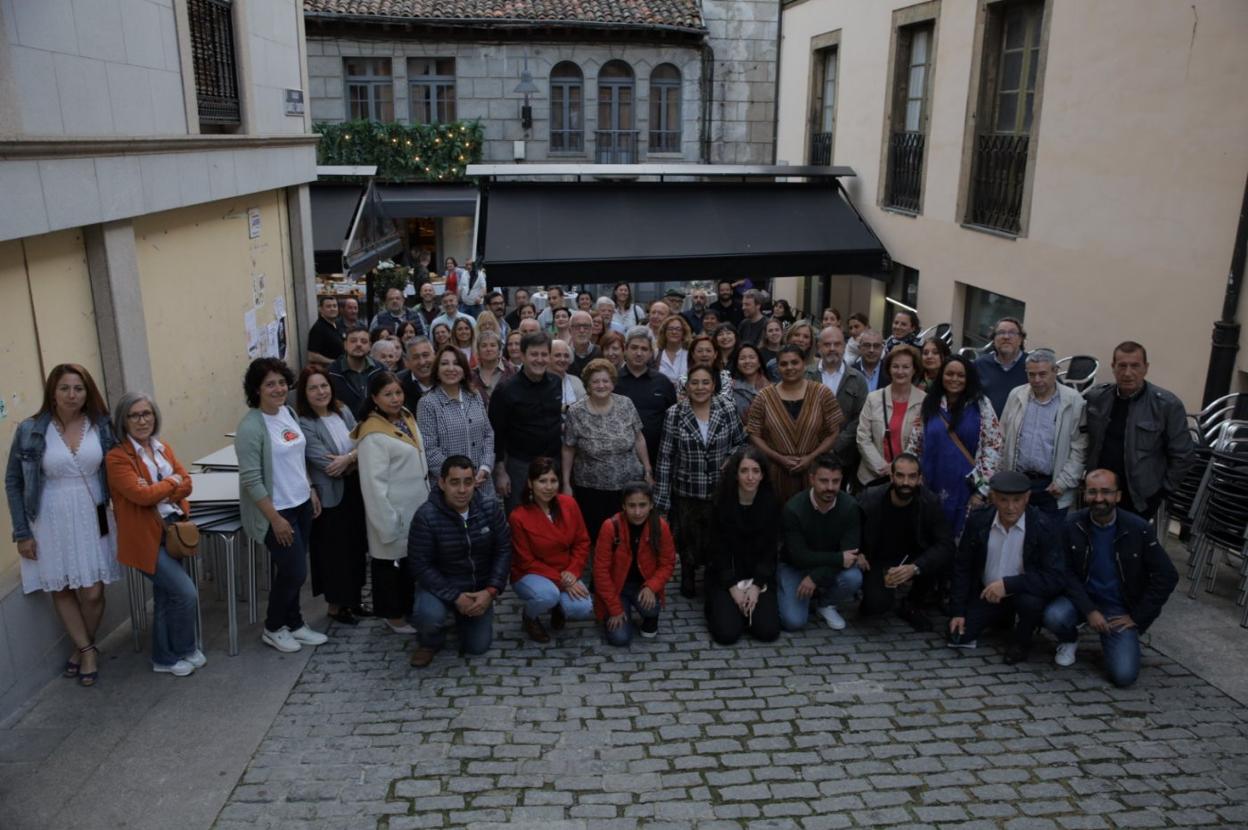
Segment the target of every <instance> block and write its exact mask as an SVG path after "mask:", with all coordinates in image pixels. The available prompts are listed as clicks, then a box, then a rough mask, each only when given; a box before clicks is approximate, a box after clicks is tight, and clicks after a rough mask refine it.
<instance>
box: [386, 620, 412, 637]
mask: <svg viewBox="0 0 1248 830" xmlns="http://www.w3.org/2000/svg"><path fill="white" fill-rule="evenodd" d="M386 628H388V629H390V630H391V631H392V632H394V633H395V634H415V633H416V629H414V628H412V626H411V625H410V624H409V623H403V624H402V625H395V624H394V623H392V622H390V621H389V620H386Z"/></svg>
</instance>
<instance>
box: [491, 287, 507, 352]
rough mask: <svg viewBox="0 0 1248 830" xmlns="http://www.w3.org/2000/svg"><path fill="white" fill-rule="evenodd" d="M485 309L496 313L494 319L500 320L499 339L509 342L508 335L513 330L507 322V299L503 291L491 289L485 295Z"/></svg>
mask: <svg viewBox="0 0 1248 830" xmlns="http://www.w3.org/2000/svg"><path fill="white" fill-rule="evenodd" d="M485 309H486V311H488V312H490V314H493V315H494V319H495V320H497V321H498V327H499V329H501V331H500V332H499V335H498V336H499V339H501V340H502V341H503V342H504V343H506V342H507V335H508V334H509V333H510V332H511V326H509V325H508V324H507V320H506V316H507V315H506V311H507V301H506V300H504V299H503V292H501V291H491V292H490V293H489V294H486V295H485Z"/></svg>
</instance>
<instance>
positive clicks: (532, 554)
mask: <svg viewBox="0 0 1248 830" xmlns="http://www.w3.org/2000/svg"><path fill="white" fill-rule="evenodd" d="M511 550H512V556H511V584H512V586H513V587H514V588H515V589H516V595H517V596H518V597H520V599H522V600H524V615H523V617H522V619H523V623H524V631H525V633H526V634H528V635H529V639H531V640H533V641H534V642H537V643H547V642H550V635H549V634H547V633H546V628H545V627H544V626H543V625H542V621H541V619H540V617H541V615H542V614H544V613H546V612H547V611H549V612H550V627H551V628H553V629H555V630H556V631H558V630H559V629H561V628H563V623H564V621H565V620H587V619H589V618H590V616H591V615H592V614H593V610H594V607H593V600H592V599H591V598H590V596H589V589H588V588H586V587H585V583H584V582H582V581H581V574H582V573H583V572H584V571H585V562H586V560H588V559H589V531H588V530H586V528H585V520H584V519H583V518H581V509H580V508H579V507H577V505H576V500H575V499H573V498H572V497H571V496H565V495H561V494H560V493H559V474H558V473H557V472H556V471H555V462H554V459H552V458H547V457H545V456H543V457H540V458H535V459H533V463H532V464H530V465H529V475H528V485H527V486H526V487H525V488H524V495H523V496H521V499H520V504H519V506H517V507H516V509H515V510H513V511H511Z"/></svg>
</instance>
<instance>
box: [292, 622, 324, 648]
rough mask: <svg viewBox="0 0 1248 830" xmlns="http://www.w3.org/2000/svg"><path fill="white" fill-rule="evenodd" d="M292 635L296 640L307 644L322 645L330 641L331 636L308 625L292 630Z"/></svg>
mask: <svg viewBox="0 0 1248 830" xmlns="http://www.w3.org/2000/svg"><path fill="white" fill-rule="evenodd" d="M290 636H291V637H294V638H295V641H296V642H298V643H302V644H303V645H305V646H322V645H325V643H328V642H329V638H328V637H326V636H325V635H324V634H322V633H321V632H319V631H313V630H312V629H310V628H308V627H307V626H306V625H305V626H302V627H301V628H298V629H296V630H294V631H292V632H290Z"/></svg>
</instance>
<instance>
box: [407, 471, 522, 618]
mask: <svg viewBox="0 0 1248 830" xmlns="http://www.w3.org/2000/svg"><path fill="white" fill-rule="evenodd" d="M406 562H407V571H408V573H409V574H411V575H412V577H413V578H414V579H415V580H416V584H417V585H419V586H420V587H421V588H423V589H424V590H426V591H428V592H429V593H431V594H433V595H434V596H435V597H437V598H438V599H440V600H442V601H443V602H445V603H453V602H455V600H456V599H457V598H458V597H459V595H460V594H462V593H464V592H466V591H480V590H483V589H485V588H494V589H495V591H496V592H497V593H498V594H501V593H502V592H503V589H504V588H506V587H507V578H508V577H509V576H510V575H511V528H510V527H509V526H508V524H507V519H506V518H505V517H504V516H503V510H502V507H501V506H500V505H499V503H498V501H497V500H496V499H495V498H494V497H493V496H482V495H481V493H480V492H477V493H473V495H472V503H471V504H470V505H469V507H468V520H467V521H464V518H463V517H462V516H460V515H459V513H457V512H455V511H454V510H452V509H451V508H450V507H449V506H447V503H446V500H445V499H444V498H443V497H442V491H441V490H439V489H436V488H435V489H434V491H433V492H432V493H430V494H429V500H428V501H426V502H425V503H424V504H422V505H421V506H420V509H419V510H417V511H416V515H415V516H413V517H412V526H411V530H410V531H409V532H408V535H407V558H406Z"/></svg>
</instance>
